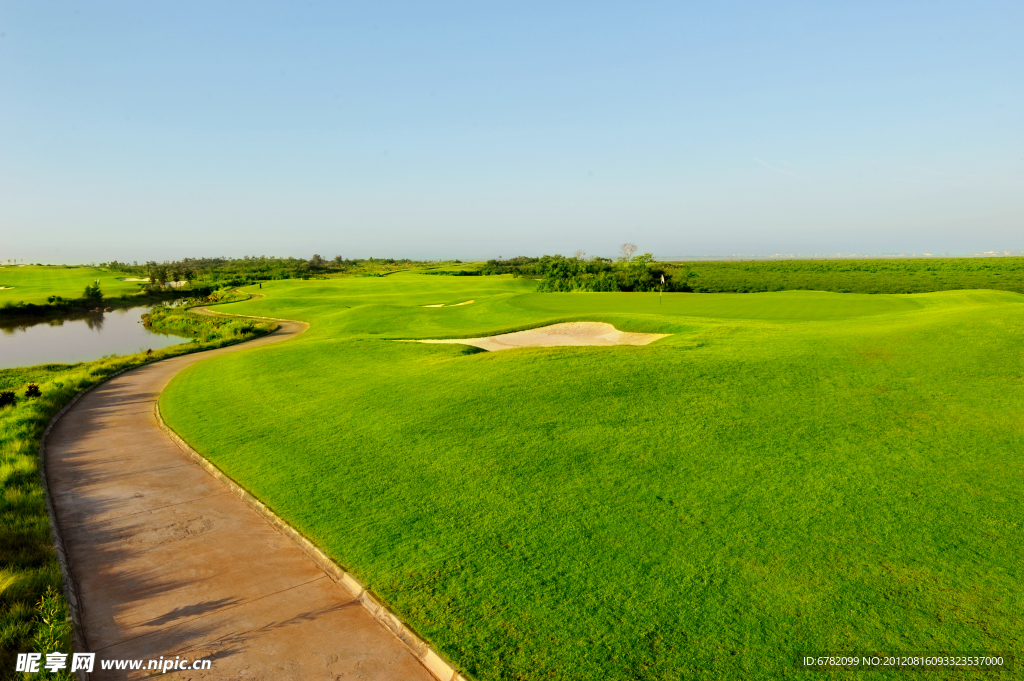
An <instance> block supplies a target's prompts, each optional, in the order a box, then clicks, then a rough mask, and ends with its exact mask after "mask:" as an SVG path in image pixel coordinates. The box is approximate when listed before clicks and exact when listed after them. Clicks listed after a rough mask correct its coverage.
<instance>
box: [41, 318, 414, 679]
mask: <svg viewBox="0 0 1024 681" xmlns="http://www.w3.org/2000/svg"><path fill="white" fill-rule="evenodd" d="M306 328H307V325H305V324H300V323H297V322H281V328H279V329H278V330H277V331H275V332H274V333H272V334H270V335H268V336H264V337H262V338H259V339H256V340H254V341H249V342H247V343H244V344H240V345H235V346H231V347H227V348H221V349H219V350H212V351H209V352H202V353H196V354H192V355H184V356H181V357H175V358H173V359H169V360H164V361H162V362H156V363H154V364H150V365H148V366H145V367H140V368H138V369H134V370H132V371H129V372H127V373H125V374H122V375H120V376H117V377H115V378H113V379H112V380H110V381H108V382H107V383H105V384H103V385H101V386H100V387H98V388H96V389H95V390H93V391H92V392H90V393H87V394H86V395H84V396H83V397H82V398H81V399H80V400H79V401H78V403H77V404H75V406H74V407H72V408H71V409H70V410H69V411H68V412H67V413H66V414H65V415H64V416H63V417H62V418H61V419H60V420H59V421H58V422H57V423H56V425H55V426H54V428H53V430H52V431H51V432H50V435H49V437H48V439H47V448H46V456H47V475H48V482H49V487H50V493H51V498H52V501H53V505H54V507H55V509H56V514H57V518H58V522H59V524H60V529H61V532H62V534H63V536H64V541H65V546H66V550H67V554H68V559H69V562H70V565H71V570H72V574H73V578H74V580H75V582H76V583H77V585H78V587H79V597H80V599H81V604H82V615H83V625H84V626H83V629H84V633H85V639H86V649H87V650H89V651H91V652H95V653H97V660H101V659H118V658H126V659H127V658H132V659H143V658H145V659H156V658H159V657H160V656H164V657H170V658H172V659H173V658H174V657H175V656H181V657H183V658H188V659H195V658H207V659H212V660H213V662H212V667H211V669H210V670H209V671H188V672H173V671H172V672H168V673H167V674H166V675H161V676H162V677H163V678H178V679H238V678H241V679H267V680H271V679H273V680H275V681H277V680H284V679H302V680H316V679H332V680H333V679H381V680H384V679H387V680H389V681H390V680H395V679H401V680H408V681H432V680H433V676H431V675H430V673H429V672H428V671H427V670H426V668H424V667H423V666H422V665H421V663H420V662H419V660H418V659H417V658H416V657H415V656H414V655H413V654H412V653H411V651H409V649H408V648H406V647H405V646H404V645H403V644H402V643H401V642H400V641H399V640H398V638H397V637H395V636H394V635H393V634H392V633H391V632H390V631H388V630H387V629H386V628H385V627H384V626H383V625H381V624H380V623H379V622H377V621H376V620H374V618H373V617H372V616H371V615H370V614H369V613H367V612H366V610H365V609H364V608H363V607H361V605H360V604H359V603H358V602H357V601H356V599H355V598H354V597H353V595H352V594H351V593H349V591H348V590H346V589H345V588H344V587H342V586H341V585H339V584H337V583H336V582H334V581H332V580H331V579H330V578H329V577H328V576H327V575H326V573H324V572H323V571H321V570H320V569H319V568H318V567H317V566H316V564H314V563H313V561H312V560H311V559H310V558H308V557H307V556H306V555H305V554H304V553H303V552H302V551H301V550H300V549H299V548H298V546H296V545H295V544H294V543H293V542H292V541H291V540H290V539H288V538H286V537H285V536H284V535H282V534H280V533H279V532H278V531H277V530H275V529H274V528H273V527H271V526H270V524H268V523H267V522H266V521H265V520H264V519H263V518H262V517H261V516H260V515H258V514H257V513H256V512H255V511H254V510H252V509H251V508H250V507H249V506H248V505H246V503H245V502H244V501H242V500H241V499H239V498H238V497H236V496H234V495H233V494H231V493H230V492H229V491H228V489H227V488H226V487H225V486H224V485H222V484H221V483H220V482H218V481H217V480H215V479H214V478H213V477H211V476H210V475H208V474H207V473H206V472H205V471H204V470H203V469H202V468H200V467H199V466H198V465H196V464H195V463H194V462H193V461H192V460H191V459H189V458H187V456H186V455H185V454H184V453H183V452H182V451H181V450H179V449H178V447H177V446H176V445H175V444H174V443H173V442H172V441H171V440H170V439H169V438H168V437H167V436H166V435H165V434H164V433H163V432H162V431H161V430H160V428H159V427H158V425H157V422H156V417H155V415H154V404H155V402H156V399H157V396H158V395H159V394H160V391H161V390H163V388H164V386H166V385H167V383H168V382H169V381H170V380H171V378H172V377H173V376H174V375H175V374H177V373H178V372H179V371H181V370H182V369H184V368H185V367H187V366H189V365H191V364H194V363H196V362H199V361H202V360H204V359H206V358H208V357H210V356H211V355H219V354H223V353H226V352H237V351H240V350H248V349H250V348H253V347H255V346H258V345H265V344H268V343H275V342H279V341H282V340H286V339H288V338H291V337H293V336H295V335H297V334H299V333H302V332H303V331H304V330H305V329H306ZM151 673H152V672H150V674H151ZM92 678H93V679H107V678H148V674H147V672H145V671H141V672H134V673H130V672H124V671H121V672H102V671H100V670H99V664H98V663H97V668H96V672H94V673H93V675H92Z"/></svg>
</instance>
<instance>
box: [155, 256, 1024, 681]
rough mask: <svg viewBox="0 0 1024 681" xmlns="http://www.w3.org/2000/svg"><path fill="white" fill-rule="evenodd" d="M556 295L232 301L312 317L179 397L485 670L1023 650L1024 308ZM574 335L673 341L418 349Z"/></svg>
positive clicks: (283, 291)
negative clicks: (584, 329) (589, 332)
mask: <svg viewBox="0 0 1024 681" xmlns="http://www.w3.org/2000/svg"><path fill="white" fill-rule="evenodd" d="M534 286H535V283H534V282H532V281H526V280H522V279H511V278H505V277H444V276H424V275H419V274H413V273H402V274H395V275H391V276H388V277H384V278H349V279H339V280H331V281H307V282H301V281H288V282H273V283H272V284H271V285H269V286H264V288H263V289H262V291H261V292H262V293H264V294H266V295H267V298H266V299H263V300H259V301H253V302H247V303H241V304H235V305H232V306H225V307H224V308H223V309H225V311H231V312H237V313H247V314H255V315H264V316H270V317H283V318H291V319H301V320H305V321H308V322H310V324H311V328H310V330H309V331H308V332H307V333H306V334H305V335H303V336H302V337H300V338H298V339H296V340H294V341H290V342H289V343H286V344H282V345H280V346H272V347H267V348H260V349H258V350H254V351H251V352H240V353H237V354H234V355H228V356H223V357H218V358H214V359H211V360H208V361H205V362H202V363H199V364H198V365H196V366H194V367H192V368H191V369H189V370H187V371H185V372H183V373H182V374H181V375H179V376H178V377H177V378H176V379H175V380H174V381H173V382H172V383H171V385H170V386H169V387H168V389H167V390H166V391H165V393H164V395H163V397H162V399H161V409H162V411H163V414H164V417H165V419H166V420H167V422H168V423H169V424H170V425H171V426H172V427H173V428H175V430H177V431H178V432H179V433H180V434H182V435H183V436H184V438H185V439H186V440H188V441H189V442H190V443H191V444H192V445H193V446H195V447H196V449H198V450H199V451H200V452H202V453H204V454H206V455H207V456H209V457H210V458H211V459H212V460H213V461H214V462H215V463H217V464H218V465H219V466H221V467H222V468H223V469H224V470H225V471H226V472H227V473H228V474H230V475H231V476H232V477H233V478H235V479H236V480H237V481H239V482H240V483H241V484H242V485H244V486H245V487H247V488H248V489H249V490H251V491H252V492H253V493H255V494H256V495H257V496H258V497H260V498H261V499H262V500H263V501H265V502H267V503H268V504H269V505H270V506H271V507H272V508H273V509H274V510H275V511H277V512H278V513H279V514H281V515H282V516H284V517H285V518H287V519H288V520H290V521H291V522H292V523H293V524H294V525H296V526H297V527H298V528H300V529H301V530H302V531H303V532H305V533H306V534H307V535H308V536H309V537H311V538H312V539H313V540H314V541H316V542H317V543H318V544H319V545H320V546H322V547H323V548H324V549H325V550H326V551H328V553H330V554H331V555H332V556H334V557H335V558H336V559H337V561H338V562H339V563H341V564H342V565H344V566H346V567H347V568H348V569H350V570H352V571H353V572H354V573H355V574H357V575H358V576H359V577H360V578H361V579H362V580H363V581H364V582H365V583H366V584H367V585H368V586H369V587H370V588H371V589H372V590H374V591H375V592H376V593H378V594H379V595H380V596H382V597H383V598H384V600H385V601H386V602H387V603H388V604H389V605H390V606H391V607H392V608H393V609H395V610H396V611H397V612H398V613H399V614H400V615H401V616H402V617H403V618H404V619H405V620H406V621H407V622H408V623H409V624H410V625H411V626H413V627H414V628H415V629H416V630H417V631H419V632H420V633H421V634H422V635H424V636H425V637H426V638H428V639H429V640H430V641H431V642H432V643H434V644H435V645H436V646H437V647H438V648H439V649H440V650H442V651H443V652H444V653H445V654H446V655H447V656H448V657H449V658H450V659H451V660H452V661H453V662H455V663H456V664H457V665H459V666H460V667H461V668H462V669H463V670H464V671H465V672H466V673H468V674H469V675H470V676H472V677H473V678H477V679H527V678H529V679H534V678H553V679H678V678H686V679H691V678H693V679H775V678H808V679H816V678H846V677H847V676H848V675H847V674H836V675H834V676H833V675H830V674H828V673H826V672H805V671H798V670H796V669H795V668H794V667H795V665H794V662H795V658H796V656H797V655H798V654H802V653H824V652H859V653H870V652H875V653H884V652H890V653H933V652H982V651H991V652H999V653H1012V652H1015V651H1020V650H1021V646H1022V642H1024V641H1022V637H1024V598H1022V596H1021V586H1022V578H1024V558H1022V551H1021V547H1022V546H1024V524H1022V520H1021V519H1022V518H1024V491H1022V490H1024V458H1022V455H1021V451H1024V425H1022V421H1021V416H1020V415H1021V413H1022V410H1024V360H1022V356H1021V341H1022V339H1024V296H1021V295H1018V294H1014V293H1007V292H993V291H957V292H943V293H934V294H919V295H914V296H881V295H877V296H854V295H843V294H825V293H817V292H782V293H763V294H716V295H711V294H708V295H694V294H673V295H671V296H670V295H666V296H665V298H664V302H663V303H662V304H660V305H659V302H658V295H657V294H650V295H648V294H621V295H620V294H565V295H561V294H534V293H530V291H531V290H532V289H533V287H534ZM471 299H472V300H475V301H476V302H474V303H473V304H472V305H466V306H462V307H451V308H448V307H442V308H424V307H421V306H422V305H427V304H437V303H456V302H462V301H465V300H471ZM572 320H590V321H606V322H610V323H613V324H615V326H616V327H617V328H619V329H622V330H629V331H646V332H661V333H672V334H674V335H673V336H671V337H669V338H666V339H663V340H660V341H657V342H655V343H653V344H651V345H647V346H640V347H626V346H619V347H607V348H527V349H521V350H511V351H506V352H500V353H485V352H478V351H476V349H468V348H464V347H463V346H459V345H424V344H418V343H398V342H393V340H392V339H402V338H442V337H449V338H450V337H459V336H462V337H467V336H480V335H486V334H493V333H499V332H504V331H510V330H514V329H520V328H524V327H529V326H537V325H541V324H546V323H550V322H555V321H572ZM1016 673H1019V672H1014V673H1011V674H1007V675H1004V676H1003V677H1002V678H1013V677H1014V675H1015V674H1016ZM870 675H871V678H873V679H886V678H903V676H905V674H902V673H898V672H892V671H885V670H880V671H875V672H871V673H870ZM927 676H928V677H929V678H961V677H962V676H963V675H962V674H960V673H958V672H955V671H950V672H928V673H927ZM987 677H989V676H987V675H985V674H972V675H970V678H987Z"/></svg>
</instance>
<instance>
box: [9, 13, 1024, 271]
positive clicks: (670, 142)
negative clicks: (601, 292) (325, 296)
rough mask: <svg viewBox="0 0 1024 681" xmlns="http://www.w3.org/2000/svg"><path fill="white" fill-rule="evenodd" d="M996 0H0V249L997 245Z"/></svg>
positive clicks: (1001, 236)
mask: <svg viewBox="0 0 1024 681" xmlns="http://www.w3.org/2000/svg"><path fill="white" fill-rule="evenodd" d="M1022 25H1024V4H1022V3H1020V2H1013V3H1011V2H1007V3H978V2H973V3H967V2H963V3H945V2H921V3H893V2H884V3H883V2H879V3H870V2H858V3H822V2H807V1H803V2H777V3H727V2H723V3H702V4H685V3H678V2H674V3H656V2H645V3H620V4H608V3H593V2H589V3H568V2H563V3H550V2H543V3H527V2H515V3H503V4H498V3H419V2H417V3H380V4H377V3H360V4H355V3H353V4H340V3H316V2H312V3H296V2H279V3H264V2H237V3H233V2H194V3H193V2H181V1H176V2H144V3H139V2H130V3H129V2H124V3H110V2H102V1H97V0H93V1H91V2H89V3H73V2H61V3H54V2H46V1H40V0H32V1H31V2H19V1H11V0H8V1H7V2H4V3H2V4H0V260H5V259H7V258H13V257H17V258H24V259H26V261H38V260H41V261H52V262H58V261H62V262H72V261H90V260H95V261H102V260H108V259H110V258H117V259H120V260H146V259H151V258H153V259H165V258H178V257H183V256H199V255H215V254H225V255H236V256H240V255H243V254H254V255H261V254H266V255H275V254H276V255H295V256H304V257H308V256H309V255H311V254H312V253H313V252H318V253H320V254H322V255H324V256H327V257H333V256H334V255H339V254H340V255H343V256H346V257H365V256H370V255H372V256H377V257H381V256H391V257H414V258H444V257H458V258H462V259H475V258H487V257H495V256H497V255H504V256H505V257H509V256H513V255H517V254H528V255H533V254H541V253H556V252H560V253H566V254H568V253H572V252H574V251H575V250H576V249H584V250H586V251H587V252H588V253H591V254H598V255H613V254H615V253H616V252H617V248H618V245H619V244H621V243H622V242H624V241H632V242H635V243H637V244H638V245H639V246H640V248H641V250H643V251H652V252H654V253H655V254H656V255H659V256H678V255H702V254H732V253H745V254H771V253H777V252H781V253H791V252H792V253H835V252H843V253H851V252H856V253H865V254H877V253H898V252H914V253H922V252H932V253H941V252H949V253H976V252H983V251H989V250H997V251H1002V250H1015V251H1022V250H1024V89H1022V85H1021V84H1022V83H1024V40H1022V39H1021V36H1020V27H1021V26H1022Z"/></svg>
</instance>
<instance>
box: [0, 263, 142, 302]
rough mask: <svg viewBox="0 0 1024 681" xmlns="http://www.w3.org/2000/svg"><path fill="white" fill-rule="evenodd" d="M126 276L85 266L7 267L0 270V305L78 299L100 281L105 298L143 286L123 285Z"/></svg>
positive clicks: (134, 284)
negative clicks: (49, 299) (87, 287)
mask: <svg viewBox="0 0 1024 681" xmlns="http://www.w3.org/2000/svg"><path fill="white" fill-rule="evenodd" d="M125 276H126V275H124V274H120V273H117V272H110V271H108V270H105V269H100V268H98V267H89V266H86V265H81V266H75V267H67V266H64V265H25V266H16V265H7V266H2V267H0V287H2V288H0V305H3V304H4V303H19V302H23V303H35V304H37V305H40V304H42V303H45V302H46V299H47V298H48V297H50V296H60V297H61V298H67V299H74V298H80V297H81V296H82V292H83V291H84V290H85V287H86V286H91V285H92V283H93V282H95V281H99V283H100V289H101V290H102V291H103V295H104V296H107V297H113V296H119V295H122V294H131V293H136V292H138V290H139V289H140V288H142V285H143V283H144V282H138V281H122V279H123V278H124V277H125Z"/></svg>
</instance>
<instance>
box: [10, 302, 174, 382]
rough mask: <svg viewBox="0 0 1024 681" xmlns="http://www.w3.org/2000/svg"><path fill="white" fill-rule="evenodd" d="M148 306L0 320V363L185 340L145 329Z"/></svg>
mask: <svg viewBox="0 0 1024 681" xmlns="http://www.w3.org/2000/svg"><path fill="white" fill-rule="evenodd" d="M148 310H149V308H146V307H135V308H130V309H127V310H114V311H113V312H90V313H87V314H82V315H77V316H76V317H74V318H64V319H40V320H34V319H33V320H19V321H17V322H6V321H4V322H0V369H7V368H10V367H21V366H32V365H33V364H48V363H51V362H54V363H56V362H59V363H68V364H70V363H72V362H85V361H88V360H92V359H99V358H100V357H103V356H104V355H110V354H118V355H124V354H129V353H132V352H138V351H139V350H147V349H149V348H152V349H153V350H158V349H160V348H166V347H167V346H169V345H177V344H178V343H186V342H188V339H187V338H182V337H180V336H171V335H167V334H162V333H155V332H153V331H150V330H149V329H147V328H146V327H145V326H143V324H142V315H143V314H144V313H145V312H147V311H148Z"/></svg>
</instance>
